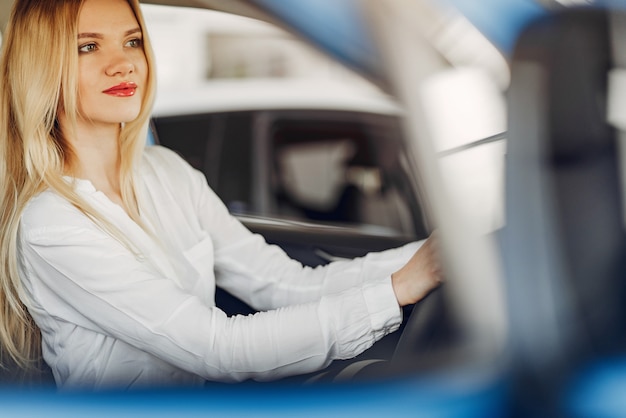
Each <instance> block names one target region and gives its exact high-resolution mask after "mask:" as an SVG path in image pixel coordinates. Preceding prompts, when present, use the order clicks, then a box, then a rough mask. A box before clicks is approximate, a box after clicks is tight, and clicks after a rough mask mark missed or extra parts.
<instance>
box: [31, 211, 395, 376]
mask: <svg viewBox="0 0 626 418" xmlns="http://www.w3.org/2000/svg"><path fill="white" fill-rule="evenodd" d="M53 209H54V208H48V210H53ZM31 215H32V214H31ZM75 216H76V217H81V216H83V215H82V214H80V213H79V212H76V214H75ZM87 221H88V220H87ZM35 223H39V222H35ZM20 237H21V242H20V246H21V256H22V257H21V258H22V265H23V271H24V278H23V280H24V282H25V286H26V287H27V289H28V293H29V295H30V297H31V298H32V299H33V300H32V301H29V302H27V304H30V305H31V306H33V305H34V304H36V305H37V309H41V310H43V311H45V312H46V315H49V316H50V317H52V318H55V320H58V321H67V322H69V323H73V324H75V325H76V326H79V327H84V328H86V329H90V330H93V331H94V332H98V333H102V334H105V335H108V336H111V337H113V338H117V339H120V340H123V341H124V342H126V343H128V344H131V345H133V346H135V347H137V348H138V349H140V350H144V351H146V352H149V353H151V354H153V355H155V356H157V357H159V358H161V359H163V360H164V361H167V362H169V363H171V364H174V365H175V366H177V367H179V368H181V369H184V370H188V371H190V372H192V373H196V374H198V375H200V376H202V377H204V378H205V379H209V380H223V381H240V380H244V379H249V378H252V379H257V380H267V379H275V378H279V377H283V376H287V375H293V374H300V373H307V372H311V371H315V370H318V369H320V368H323V367H325V366H326V365H327V364H329V363H330V361H332V360H333V359H343V358H349V357H353V356H355V355H357V354H359V353H360V352H362V351H364V350H365V349H367V348H368V347H370V346H371V345H372V344H373V343H374V342H375V341H376V340H377V339H379V338H381V337H382V336H383V335H385V334H387V333H389V332H391V331H393V330H395V329H397V328H398V326H399V323H400V319H401V318H400V313H399V308H398V306H397V303H396V301H395V297H394V295H393V291H392V289H391V286H390V284H389V282H388V281H387V280H386V278H382V279H381V280H372V281H370V282H368V283H367V284H366V285H363V286H360V287H352V288H349V289H345V290H343V291H339V292H331V293H330V294H328V295H324V296H322V297H320V298H319V299H318V300H317V301H315V302H311V303H306V304H300V305H295V306H289V307H284V308H280V309H275V310H271V311H267V312H262V313H258V314H255V315H251V316H235V317H227V316H226V315H225V314H224V313H223V312H222V311H220V310H219V309H218V308H215V307H211V306H207V305H206V304H204V303H202V302H201V301H200V300H199V299H198V298H196V297H194V296H193V295H190V294H188V293H186V292H184V291H182V290H181V288H180V287H178V286H177V284H176V283H175V281H173V280H171V278H168V277H164V276H163V275H162V274H161V273H160V272H159V270H158V269H155V268H154V267H153V266H152V265H151V263H150V261H149V260H148V259H146V258H141V257H140V256H137V255H136V254H134V253H133V252H132V251H130V250H129V249H128V248H126V247H125V246H124V245H122V244H120V243H119V242H118V241H117V240H116V239H114V238H113V237H111V236H110V235H108V234H107V233H105V232H103V231H102V230H100V229H99V228H98V227H96V226H95V224H93V223H90V221H89V222H85V221H84V220H83V221H82V222H78V223H72V224H70V225H64V224H60V225H46V226H38V227H32V226H31V225H29V222H28V219H26V220H24V218H23V220H22V224H21V228H20ZM43 293H45V294H46V297H42V294H43Z"/></svg>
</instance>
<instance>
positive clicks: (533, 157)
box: [501, 10, 626, 416]
mask: <svg viewBox="0 0 626 418" xmlns="http://www.w3.org/2000/svg"><path fill="white" fill-rule="evenodd" d="M625 23H626V20H625V15H624V14H623V12H619V11H613V12H609V11H606V10H566V11H562V12H561V13H559V14H557V15H555V16H549V17H546V18H543V19H540V20H538V21H536V22H534V23H533V24H531V25H530V26H529V27H528V28H526V30H525V31H524V32H523V33H522V35H521V37H520V38H519V41H518V43H517V46H516V48H515V52H514V54H513V58H512V63H511V68H512V72H511V87H510V89H509V93H508V102H509V131H508V135H509V142H508V149H507V172H506V175H507V176H506V219H507V222H506V226H505V227H504V228H503V230H502V231H501V236H502V253H503V258H504V266H505V276H504V277H505V279H506V288H507V294H508V298H507V304H508V307H509V313H510V318H511V331H510V338H511V350H512V356H513V358H514V359H515V361H514V362H513V365H514V367H513V373H514V375H515V376H516V379H517V384H518V388H519V390H518V392H517V395H518V396H519V397H520V399H519V400H518V401H519V403H518V405H519V406H520V407H522V408H524V413H526V414H531V415H532V414H536V413H538V412H540V411H541V412H542V413H545V412H546V411H549V412H550V413H557V412H563V411H566V413H567V415H566V416H599V415H598V413H599V414H600V415H604V416H607V415H606V414H607V411H611V406H610V405H611V401H610V400H609V398H610V397H609V398H607V399H606V400H607V401H608V404H606V405H604V406H603V405H600V404H597V403H595V402H593V401H592V399H594V397H596V396H598V397H599V399H602V398H603V396H606V393H608V392H606V391H610V390H611V389H610V388H611V387H613V388H615V386H614V384H615V383H616V382H617V380H614V379H616V377H617V376H619V373H622V372H620V370H623V367H621V366H620V364H622V362H623V360H622V358H623V354H624V349H625V348H626V345H625V342H626V341H625V340H624V335H625V333H624V331H625V328H624V321H623V318H624V314H625V311H624V303H623V301H624V297H625V296H626V293H625V290H626V286H624V281H623V277H624V274H625V273H626V270H625V269H626V263H625V262H626V241H625V233H624V202H623V196H624V183H623V180H622V179H623V176H622V174H621V173H622V172H623V170H624V167H623V160H622V158H623V153H622V152H621V148H622V147H623V145H622V144H621V143H620V142H621V141H623V126H622V130H621V132H622V133H620V129H619V126H617V125H616V124H615V123H612V121H611V120H610V118H609V115H610V113H614V112H616V111H619V114H620V116H619V118H622V120H623V113H621V112H623V110H624V108H623V107H622V106H618V105H617V104H616V103H615V102H614V100H610V98H615V96H618V95H621V96H622V98H621V99H620V100H622V101H623V94H624V90H623V89H619V83H616V82H611V80H612V79H611V77H609V75H610V74H611V72H613V71H615V70H618V71H623V68H624V67H623V65H624V64H625V63H626V62H625V61H624V59H623V57H624V51H625V50H626V48H624V47H625V46H626V44H624V43H623V38H622V39H621V40H616V36H619V35H622V34H623V33H624V32H623V31H624V30H625V29H626V25H625ZM614 106H618V107H617V108H612V107H614ZM530 306H532V308H531V309H529V307H530ZM593 364H596V365H597V364H603V365H604V366H603V367H604V368H606V369H608V368H610V367H611V365H613V366H615V373H617V375H616V374H610V375H598V376H599V377H598V378H596V379H594V378H589V377H588V376H589V375H586V377H585V378H584V379H582V380H580V381H578V382H577V384H574V383H572V382H573V381H576V379H580V373H581V370H583V369H586V368H587V369H588V368H589V367H591V369H593V367H594V366H589V365H593ZM596 367H597V366H596ZM577 376H578V377H577ZM623 377H624V376H623V373H622V379H623ZM573 387H577V389H572V388H573ZM568 391H571V393H569V394H567V392H568ZM591 391H597V392H594V393H593V394H592V393H591ZM603 393H604V394H603ZM605 407H607V408H609V409H608V410H604V409H603V408H605ZM588 408H591V409H588ZM595 408H599V409H595ZM600 411H604V412H600ZM524 413H522V416H524V415H523V414H524ZM569 414H572V415H569ZM579 414H582V415H579ZM608 415H611V413H608Z"/></svg>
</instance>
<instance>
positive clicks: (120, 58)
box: [105, 54, 135, 76]
mask: <svg viewBox="0 0 626 418" xmlns="http://www.w3.org/2000/svg"><path fill="white" fill-rule="evenodd" d="M134 70H135V66H134V64H133V63H132V61H131V60H130V59H128V57H126V56H125V55H124V54H117V55H116V56H115V57H113V58H112V59H111V61H110V63H109V65H108V66H107V67H106V70H105V71H106V74H107V75H109V76H115V75H126V74H130V73H132V72H133V71H134Z"/></svg>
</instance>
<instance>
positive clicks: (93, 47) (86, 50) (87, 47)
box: [78, 43, 97, 53]
mask: <svg viewBox="0 0 626 418" xmlns="http://www.w3.org/2000/svg"><path fill="white" fill-rule="evenodd" d="M96 49H97V46H96V44H93V43H91V44H85V45H81V46H79V47H78V52H80V53H89V52H93V51H95V50H96Z"/></svg>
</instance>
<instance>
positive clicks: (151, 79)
mask: <svg viewBox="0 0 626 418" xmlns="http://www.w3.org/2000/svg"><path fill="white" fill-rule="evenodd" d="M83 1H84V0H55V1H51V0H16V1H15V4H14V5H13V9H12V12H11V17H10V19H9V23H8V25H7V29H6V33H5V36H4V39H3V45H2V56H1V58H0V80H2V83H0V127H1V130H0V153H1V155H0V183H1V186H0V269H1V270H0V356H1V357H0V365H2V366H4V365H6V364H8V363H15V364H17V365H18V366H19V367H21V368H22V369H25V370H29V369H32V368H33V367H36V366H37V365H38V364H39V362H40V357H41V341H40V340H41V336H40V332H39V329H38V328H37V327H36V325H35V324H34V322H33V320H32V317H31V316H30V314H29V312H28V310H27V308H26V306H25V305H24V303H23V302H22V300H21V299H20V295H22V288H21V280H20V277H19V272H18V256H19V254H18V244H17V237H18V228H19V222H20V216H21V214H22V212H23V210H24V207H25V206H26V204H27V203H28V202H29V200H30V199H31V198H33V197H34V196H35V195H37V194H38V193H40V192H42V191H43V190H46V189H52V190H54V191H55V192H56V193H58V194H59V195H61V196H63V197H64V198H66V199H67V200H68V201H70V202H71V203H72V204H73V205H74V206H76V207H77V208H78V209H80V210H81V211H82V212H83V213H84V214H85V215H86V216H88V217H90V218H91V219H92V220H93V221H94V222H96V223H97V224H98V225H99V226H101V227H102V228H103V229H105V230H106V231H107V232H109V233H110V234H112V235H113V236H115V237H116V238H118V239H119V240H121V241H124V236H123V234H122V233H121V231H119V230H117V229H116V228H115V227H113V226H112V225H111V224H110V223H109V222H107V220H106V219H104V218H103V217H102V216H101V215H100V214H99V213H98V212H97V211H95V210H94V209H93V208H92V207H90V206H89V205H88V204H87V202H85V201H84V200H83V199H82V198H81V197H80V196H79V195H78V194H77V193H76V192H75V191H74V190H73V187H72V185H71V184H68V183H67V182H66V181H64V180H63V175H64V167H67V166H68V165H69V164H70V163H71V160H72V158H73V155H72V150H71V148H70V146H69V144H68V143H67V142H66V141H65V139H64V138H63V135H62V133H61V130H60V128H59V124H58V120H57V114H58V111H59V107H60V106H63V109H64V112H65V114H66V115H67V117H68V121H69V123H70V126H71V125H72V124H74V125H75V123H76V118H77V115H78V85H77V83H78V48H77V36H78V16H79V13H80V9H81V6H82V3H83ZM127 1H128V3H129V4H130V6H131V8H132V9H133V12H134V13H135V17H136V18H137V21H138V22H139V25H140V27H141V29H142V31H143V39H144V40H143V45H144V51H145V54H146V60H147V62H148V69H149V71H148V80H147V85H146V89H145V91H146V93H145V97H143V103H142V110H141V112H140V114H139V116H138V118H137V119H136V120H134V121H132V122H129V123H126V124H125V125H124V127H123V129H122V130H121V134H120V139H119V141H120V147H119V148H120V154H121V155H120V160H121V164H120V173H119V176H120V186H121V195H122V199H123V202H124V205H125V207H126V208H127V209H128V212H129V214H130V216H131V217H132V218H133V219H134V220H135V221H137V222H138V223H139V224H140V225H141V222H140V219H139V208H138V206H137V201H136V198H135V189H134V182H133V169H134V167H135V166H136V164H137V162H138V160H139V159H140V158H141V153H142V151H143V147H144V146H145V141H146V134H147V126H148V120H149V118H150V112H151V109H152V102H153V98H154V89H155V74H154V57H153V54H152V50H151V47H150V43H149V39H148V36H147V30H146V26H145V22H144V20H143V17H142V14H141V10H140V8H139V3H138V0H127ZM49 51H53V53H49Z"/></svg>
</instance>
